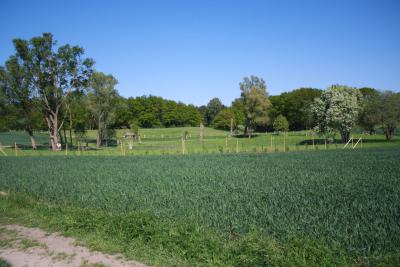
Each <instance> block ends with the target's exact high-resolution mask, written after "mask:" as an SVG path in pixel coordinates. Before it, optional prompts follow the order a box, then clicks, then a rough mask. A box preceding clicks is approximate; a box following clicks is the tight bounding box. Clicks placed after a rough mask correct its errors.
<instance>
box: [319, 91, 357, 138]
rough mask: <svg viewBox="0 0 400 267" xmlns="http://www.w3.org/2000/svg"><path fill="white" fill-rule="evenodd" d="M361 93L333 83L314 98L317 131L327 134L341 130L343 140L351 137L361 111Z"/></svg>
mask: <svg viewBox="0 0 400 267" xmlns="http://www.w3.org/2000/svg"><path fill="white" fill-rule="evenodd" d="M360 99H361V94H360V92H359V91H358V90H357V89H355V88H352V87H348V86H343V85H332V86H331V87H329V88H328V89H327V90H325V91H324V92H323V93H322V94H321V97H320V98H316V99H315V100H314V103H313V106H312V112H313V115H314V117H315V123H316V129H317V131H319V132H321V133H324V134H325V135H327V134H331V133H332V132H334V131H339V132H340V135H341V138H342V142H347V141H348V140H349V138H350V131H351V129H352V128H353V127H354V126H355V124H356V122H357V119H358V114H359V111H360V105H359V102H360Z"/></svg>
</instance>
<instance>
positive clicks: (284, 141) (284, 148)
mask: <svg viewBox="0 0 400 267" xmlns="http://www.w3.org/2000/svg"><path fill="white" fill-rule="evenodd" d="M283 152H286V134H285V133H283Z"/></svg>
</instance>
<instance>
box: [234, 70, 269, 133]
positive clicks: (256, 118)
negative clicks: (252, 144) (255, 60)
mask: <svg viewBox="0 0 400 267" xmlns="http://www.w3.org/2000/svg"><path fill="white" fill-rule="evenodd" d="M239 85H240V91H241V99H242V102H243V106H244V111H245V121H244V123H245V134H247V132H248V129H249V128H255V127H258V126H266V125H267V124H268V122H269V116H268V110H269V109H270V107H271V106H272V105H271V102H270V101H269V99H268V95H267V86H266V85H265V81H264V80H263V79H261V78H258V77H257V76H250V78H248V77H245V78H244V79H243V82H241V83H240V84H239Z"/></svg>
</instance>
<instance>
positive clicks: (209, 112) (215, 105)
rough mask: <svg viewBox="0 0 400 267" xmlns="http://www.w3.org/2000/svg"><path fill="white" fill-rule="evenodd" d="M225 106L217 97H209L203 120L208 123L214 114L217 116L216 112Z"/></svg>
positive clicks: (211, 120)
mask: <svg viewBox="0 0 400 267" xmlns="http://www.w3.org/2000/svg"><path fill="white" fill-rule="evenodd" d="M224 108H225V107H224V105H223V104H222V102H221V100H219V98H213V99H211V100H210V101H209V102H208V104H207V106H206V109H205V114H204V115H205V117H204V118H205V122H206V123H207V125H210V124H211V123H212V122H213V120H214V118H215V116H217V114H218V113H219V112H220V111H221V110H223V109H224Z"/></svg>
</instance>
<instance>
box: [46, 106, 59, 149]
mask: <svg viewBox="0 0 400 267" xmlns="http://www.w3.org/2000/svg"><path fill="white" fill-rule="evenodd" d="M46 122H47V126H48V128H49V135H50V143H51V149H52V150H53V151H55V150H58V149H59V147H58V117H57V114H55V113H53V114H50V115H48V116H47V117H46Z"/></svg>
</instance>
